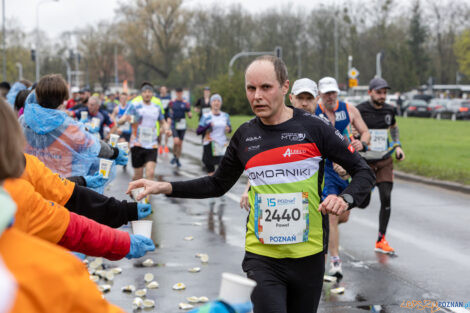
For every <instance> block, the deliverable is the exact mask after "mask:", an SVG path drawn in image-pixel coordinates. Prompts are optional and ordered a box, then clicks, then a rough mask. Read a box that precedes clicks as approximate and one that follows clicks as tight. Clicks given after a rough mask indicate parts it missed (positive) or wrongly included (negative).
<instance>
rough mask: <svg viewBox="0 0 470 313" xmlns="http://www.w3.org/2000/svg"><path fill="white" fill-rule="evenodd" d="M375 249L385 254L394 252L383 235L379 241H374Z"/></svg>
mask: <svg viewBox="0 0 470 313" xmlns="http://www.w3.org/2000/svg"><path fill="white" fill-rule="evenodd" d="M375 251H376V252H380V253H386V254H394V253H395V250H394V249H393V248H392V247H390V245H389V244H388V242H387V240H385V236H383V237H382V239H381V240H380V241H379V242H376V243H375Z"/></svg>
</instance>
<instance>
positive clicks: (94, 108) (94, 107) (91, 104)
mask: <svg viewBox="0 0 470 313" xmlns="http://www.w3.org/2000/svg"><path fill="white" fill-rule="evenodd" d="M99 108H100V105H99V103H98V102H96V101H94V100H92V101H88V112H89V113H90V115H95V114H96V113H98V110H99Z"/></svg>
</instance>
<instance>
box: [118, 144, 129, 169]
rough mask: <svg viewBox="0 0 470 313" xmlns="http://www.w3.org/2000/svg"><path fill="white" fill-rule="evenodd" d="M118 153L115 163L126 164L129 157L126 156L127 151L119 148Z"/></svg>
mask: <svg viewBox="0 0 470 313" xmlns="http://www.w3.org/2000/svg"><path fill="white" fill-rule="evenodd" d="M118 150H119V154H118V157H117V158H116V164H117V165H127V161H128V160H129V158H128V157H127V153H126V151H124V150H121V149H119V148H118Z"/></svg>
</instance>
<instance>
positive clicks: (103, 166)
mask: <svg viewBox="0 0 470 313" xmlns="http://www.w3.org/2000/svg"><path fill="white" fill-rule="evenodd" d="M112 165H113V161H112V160H108V159H100V174H103V177H104V178H109V173H110V172H111V166H112Z"/></svg>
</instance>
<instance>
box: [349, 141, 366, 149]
mask: <svg viewBox="0 0 470 313" xmlns="http://www.w3.org/2000/svg"><path fill="white" fill-rule="evenodd" d="M351 146H353V148H354V150H356V151H362V150H364V146H363V145H362V142H361V141H360V140H356V139H354V140H353V141H351Z"/></svg>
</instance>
